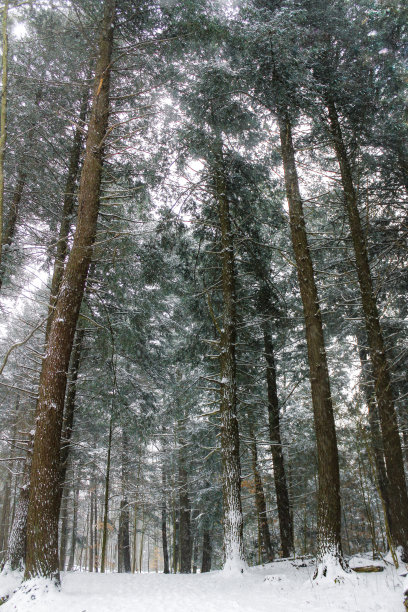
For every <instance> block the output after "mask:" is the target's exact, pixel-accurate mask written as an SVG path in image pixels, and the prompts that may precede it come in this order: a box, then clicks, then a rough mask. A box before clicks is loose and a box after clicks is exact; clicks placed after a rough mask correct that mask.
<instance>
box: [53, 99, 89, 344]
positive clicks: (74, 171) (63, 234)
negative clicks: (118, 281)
mask: <svg viewBox="0 0 408 612" xmlns="http://www.w3.org/2000/svg"><path fill="white" fill-rule="evenodd" d="M88 99H89V95H88V90H87V91H86V94H85V95H84V99H83V101H82V105H81V110H80V113H79V120H78V126H77V128H76V130H75V134H74V140H73V143H72V147H71V154H70V158H69V166H68V175H67V180H66V183H65V192H64V205H63V208H62V219H61V225H60V230H59V234H58V241H57V249H56V253H55V262H54V271H53V274H52V281H51V295H50V303H49V306H48V320H47V327H46V331H45V343H46V344H47V342H48V336H49V333H50V330H51V323H52V315H53V313H54V308H55V305H56V303H57V298H58V292H59V289H60V286H61V281H62V275H63V273H64V265H65V258H66V256H67V252H68V236H69V232H70V229H71V224H72V216H73V212H74V204H75V192H76V185H77V178H78V173H79V163H80V158H81V151H82V145H83V139H84V137H83V127H82V126H83V124H84V122H85V118H86V112H87V109H88Z"/></svg>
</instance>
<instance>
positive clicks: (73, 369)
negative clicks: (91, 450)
mask: <svg viewBox="0 0 408 612" xmlns="http://www.w3.org/2000/svg"><path fill="white" fill-rule="evenodd" d="M84 334H85V330H84V329H78V330H77V332H76V342H75V344H74V347H73V351H72V355H71V366H70V372H69V383H68V389H67V395H66V399H65V410H64V431H63V434H62V438H61V463H60V480H61V486H60V496H61V497H62V492H63V489H64V483H65V477H66V473H67V466H68V459H69V454H70V450H71V437H72V430H73V427H74V418H75V399H76V391H77V380H78V372H79V364H80V361H81V352H82V344H83V340H84ZM60 503H61V500H60Z"/></svg>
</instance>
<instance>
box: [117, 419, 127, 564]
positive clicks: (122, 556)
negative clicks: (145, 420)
mask: <svg viewBox="0 0 408 612" xmlns="http://www.w3.org/2000/svg"><path fill="white" fill-rule="evenodd" d="M128 465H129V441H128V437H127V433H126V431H125V430H124V429H122V499H121V502H120V514H119V533H118V572H126V573H129V572H130V535H129V503H128V500H127V492H128V486H129V469H128Z"/></svg>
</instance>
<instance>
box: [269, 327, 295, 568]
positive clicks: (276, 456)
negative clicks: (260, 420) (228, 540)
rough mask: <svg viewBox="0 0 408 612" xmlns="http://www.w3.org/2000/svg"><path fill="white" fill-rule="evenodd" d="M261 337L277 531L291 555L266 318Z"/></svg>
mask: <svg viewBox="0 0 408 612" xmlns="http://www.w3.org/2000/svg"><path fill="white" fill-rule="evenodd" d="M263 337H264V349H265V353H264V356H265V361H266V385H267V392H268V421H269V439H270V441H271V452H272V463H273V476H274V481H275V492H276V504H277V507H278V519H279V532H280V539H281V548H282V556H283V557H290V556H291V555H292V554H293V525H292V518H291V515H290V505H289V493H288V487H287V483H286V473H285V464H284V459H283V449H282V442H281V435H280V414H279V412H280V411H279V400H278V391H277V384H276V366H275V355H274V350H273V342H272V334H271V331H270V328H269V325H268V323H267V322H266V321H265V322H264V324H263Z"/></svg>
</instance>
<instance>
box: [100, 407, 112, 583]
mask: <svg viewBox="0 0 408 612" xmlns="http://www.w3.org/2000/svg"><path fill="white" fill-rule="evenodd" d="M112 431H113V417H112V415H111V418H110V422H109V437H108V457H107V461H106V475H105V497H104V512H103V532H102V547H101V574H103V573H104V572H105V563H106V546H107V543H108V512H109V480H110V467H111V450H112Z"/></svg>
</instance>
